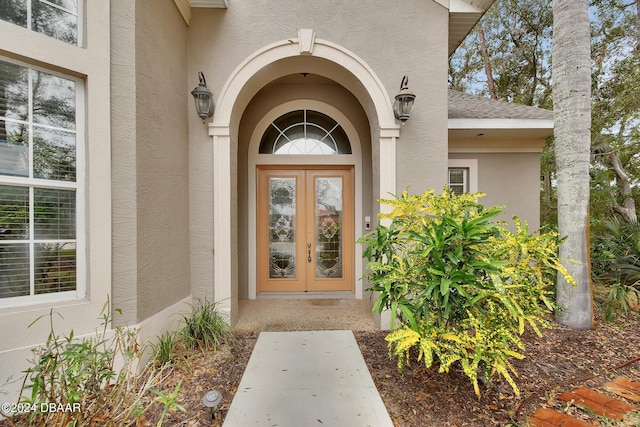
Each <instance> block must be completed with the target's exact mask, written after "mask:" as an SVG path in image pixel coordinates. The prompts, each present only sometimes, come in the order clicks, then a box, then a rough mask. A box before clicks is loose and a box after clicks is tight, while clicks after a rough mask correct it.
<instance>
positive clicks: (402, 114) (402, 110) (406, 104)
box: [393, 76, 416, 124]
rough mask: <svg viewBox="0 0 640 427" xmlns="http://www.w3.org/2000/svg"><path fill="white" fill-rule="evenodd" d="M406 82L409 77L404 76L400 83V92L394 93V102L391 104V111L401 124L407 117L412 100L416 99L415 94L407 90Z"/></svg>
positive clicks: (411, 106)
mask: <svg viewBox="0 0 640 427" xmlns="http://www.w3.org/2000/svg"><path fill="white" fill-rule="evenodd" d="M408 84H409V78H408V77H407V76H404V77H403V78H402V83H400V93H399V94H397V95H396V102H394V104H393V113H394V114H395V116H396V119H398V120H400V121H401V122H402V124H404V122H406V121H407V120H408V119H409V116H410V115H411V109H412V108H413V101H414V100H415V99H416V95H415V94H414V93H413V92H411V91H410V90H409V87H408V86H407V85H408Z"/></svg>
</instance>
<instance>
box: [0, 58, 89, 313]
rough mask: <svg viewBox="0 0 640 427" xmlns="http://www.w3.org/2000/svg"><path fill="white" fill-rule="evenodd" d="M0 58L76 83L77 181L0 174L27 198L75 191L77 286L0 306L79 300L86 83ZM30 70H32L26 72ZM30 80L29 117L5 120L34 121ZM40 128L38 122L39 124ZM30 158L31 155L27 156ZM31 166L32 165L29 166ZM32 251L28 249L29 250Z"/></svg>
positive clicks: (82, 280) (14, 299) (82, 264)
mask: <svg viewBox="0 0 640 427" xmlns="http://www.w3.org/2000/svg"><path fill="white" fill-rule="evenodd" d="M0 60H2V61H5V62H9V63H12V64H15V65H19V66H21V67H25V68H27V69H29V70H35V71H42V72H44V73H47V74H51V75H54V76H58V77H61V78H64V79H67V80H71V81H73V82H75V83H76V129H75V134H76V180H75V182H70V181H55V180H47V179H41V178H32V177H31V175H32V173H31V170H30V176H29V177H16V176H8V175H1V174H0V185H14V186H20V187H26V188H28V189H29V194H30V200H33V197H31V195H32V194H33V191H34V188H35V187H37V188H46V189H61V190H69V189H74V190H75V192H76V238H75V239H74V240H75V244H76V289H75V290H73V291H64V292H51V293H46V294H41V295H25V296H19V297H10V298H0V308H2V307H13V306H20V305H31V304H37V303H40V302H52V301H62V300H70V299H81V298H84V297H85V296H86V271H87V267H86V262H87V258H86V235H85V209H86V202H85V133H84V129H85V126H84V123H85V111H84V109H85V104H84V99H85V83H84V81H83V80H82V79H78V78H75V77H72V76H69V75H65V74H62V73H59V72H56V71H53V70H49V69H46V68H43V67H37V66H34V65H31V64H27V63H24V62H20V61H15V60H12V59H10V58H6V57H3V56H0ZM29 72H30V73H31V72H32V71H29ZM30 82H31V80H29V95H28V96H29V101H28V105H29V119H28V120H27V121H21V120H13V119H8V120H6V121H7V122H13V123H22V124H27V125H31V124H33V117H32V116H33V111H32V109H33V107H32V106H33V99H32V97H33V93H32V91H31V83H30ZM38 126H40V127H43V126H41V125H38ZM44 127H45V128H47V129H54V130H64V131H65V132H70V130H69V129H58V128H54V127H51V126H44ZM32 138H33V132H29V151H30V152H31V151H32V150H33V141H32ZM30 157H31V155H30ZM30 169H31V168H30ZM29 217H30V218H29V223H30V228H33V211H32V210H31V207H30V213H29ZM20 240H21V241H23V242H28V243H29V245H30V246H32V245H35V244H36V243H38V242H39V241H38V240H35V239H34V235H33V232H32V231H30V233H29V237H28V239H20ZM74 240H73V239H72V240H60V242H73V241H74ZM47 241H54V242H55V241H57V240H56V239H48V240H47ZM0 242H10V241H9V240H5V241H0ZM30 254H31V251H30ZM29 263H30V268H29V275H30V288H31V291H33V286H34V284H33V275H34V268H35V266H34V259H33V257H32V256H30V261H29Z"/></svg>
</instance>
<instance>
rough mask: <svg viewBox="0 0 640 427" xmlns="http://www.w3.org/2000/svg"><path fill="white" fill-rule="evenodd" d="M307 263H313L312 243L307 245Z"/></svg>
mask: <svg viewBox="0 0 640 427" xmlns="http://www.w3.org/2000/svg"><path fill="white" fill-rule="evenodd" d="M307 261H308V262H311V243H307Z"/></svg>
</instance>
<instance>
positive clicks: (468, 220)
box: [360, 190, 573, 395]
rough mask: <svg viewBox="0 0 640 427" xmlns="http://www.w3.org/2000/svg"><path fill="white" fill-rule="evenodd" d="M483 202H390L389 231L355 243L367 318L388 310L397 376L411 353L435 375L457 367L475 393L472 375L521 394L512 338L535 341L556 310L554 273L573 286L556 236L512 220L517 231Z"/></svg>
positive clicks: (449, 196) (439, 198)
mask: <svg viewBox="0 0 640 427" xmlns="http://www.w3.org/2000/svg"><path fill="white" fill-rule="evenodd" d="M482 196H483V194H480V193H477V194H463V195H459V196H458V195H455V194H454V193H452V192H450V191H447V190H445V191H443V193H442V194H436V193H435V192H434V191H433V190H429V191H426V192H425V193H423V194H421V195H412V194H409V193H408V192H407V191H404V192H403V193H402V194H401V195H400V196H399V197H397V198H395V199H393V200H381V203H386V204H388V205H390V206H392V208H393V210H392V212H391V213H389V214H383V215H380V217H381V218H388V219H390V220H391V224H390V225H389V226H388V227H385V226H378V227H377V229H376V230H375V231H373V232H371V233H369V234H367V235H365V236H363V237H362V238H361V239H360V243H362V244H364V245H366V248H365V251H364V256H365V257H366V258H367V259H368V261H369V263H368V269H369V274H368V275H367V277H368V279H369V281H370V283H371V289H372V290H373V291H375V292H377V293H378V294H379V296H378V298H377V300H376V302H375V305H374V310H375V311H382V310H385V309H388V310H390V312H391V323H392V325H391V326H392V329H393V328H395V325H396V323H398V322H399V323H400V324H401V326H400V327H399V328H398V329H395V330H394V331H392V332H391V333H390V334H389V335H388V336H387V337H386V340H387V341H388V343H389V351H390V354H391V355H393V356H395V357H397V358H398V367H399V369H402V367H403V366H404V364H405V363H407V362H409V361H410V357H411V355H412V354H415V353H413V352H412V351H411V350H412V349H413V348H417V350H418V351H417V359H418V360H421V361H424V363H425V365H426V366H427V367H429V366H431V365H432V364H433V363H434V362H436V361H437V363H438V364H439V369H440V371H441V372H447V371H448V370H449V369H450V367H451V366H452V365H453V364H454V363H456V362H460V364H461V366H462V368H463V370H464V372H465V374H466V375H467V376H468V377H469V379H470V381H471V383H472V385H473V387H474V390H475V392H476V394H478V395H480V388H479V384H478V375H481V376H482V377H483V378H484V379H485V380H489V379H490V378H491V377H492V376H493V375H494V374H498V375H499V376H501V377H503V378H504V379H505V380H506V381H507V382H508V383H509V384H510V385H511V387H512V388H513V390H514V392H515V393H516V394H519V390H518V387H517V384H516V383H515V381H514V379H513V375H516V372H515V370H514V368H513V366H512V364H511V363H510V359H512V358H518V359H519V358H523V357H524V355H523V354H522V353H521V352H522V350H523V349H524V346H523V344H522V341H521V339H520V335H522V333H524V331H525V328H526V327H527V326H529V327H531V328H532V329H533V330H534V331H535V333H537V334H539V335H540V334H541V328H548V327H550V325H549V324H548V323H547V322H546V321H545V320H544V317H545V315H546V314H547V313H549V312H551V311H552V310H553V309H554V303H553V300H552V290H553V286H554V283H555V277H556V274H557V272H560V273H561V274H563V275H564V276H565V277H566V279H567V280H568V281H569V282H570V283H571V282H573V279H572V278H571V277H570V276H569V274H568V272H567V270H566V268H565V267H564V266H563V265H562V264H561V262H560V260H559V258H558V244H559V240H558V236H557V234H556V233H544V234H530V233H529V231H528V229H527V225H526V224H522V223H521V221H520V220H519V219H518V218H516V217H514V222H515V227H516V231H515V232H511V231H509V230H508V229H507V228H506V227H505V225H504V224H503V223H501V222H497V221H495V218H496V217H497V216H498V215H500V214H502V213H503V211H502V208H500V207H489V208H485V207H484V206H482V205H481V204H479V203H478V198H479V197H482Z"/></svg>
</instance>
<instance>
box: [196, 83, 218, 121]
mask: <svg viewBox="0 0 640 427" xmlns="http://www.w3.org/2000/svg"><path fill="white" fill-rule="evenodd" d="M198 80H199V81H200V83H199V84H198V87H197V88H195V89H194V90H192V91H191V95H193V99H194V100H195V102H196V111H197V112H198V116H200V118H201V119H202V120H203V121H204V120H205V119H206V118H207V117H211V116H212V115H213V94H212V93H211V91H210V90H209V89H207V81H206V80H205V78H204V73H203V72H202V71H199V72H198Z"/></svg>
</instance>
